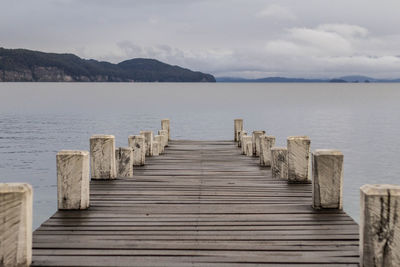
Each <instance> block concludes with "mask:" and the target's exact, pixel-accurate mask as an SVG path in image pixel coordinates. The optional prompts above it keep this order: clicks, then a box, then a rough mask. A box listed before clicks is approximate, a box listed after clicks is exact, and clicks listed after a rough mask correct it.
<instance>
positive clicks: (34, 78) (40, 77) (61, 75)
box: [0, 66, 133, 82]
mask: <svg viewBox="0 0 400 267" xmlns="http://www.w3.org/2000/svg"><path fill="white" fill-rule="evenodd" d="M110 80H111V81H113V82H133V80H129V79H121V78H118V77H109V76H107V75H96V76H85V75H79V76H72V75H68V74H66V73H65V72H64V71H63V70H61V69H59V68H56V67H36V66H35V67H34V68H33V69H32V70H31V69H20V70H3V71H0V82H108V81H110Z"/></svg>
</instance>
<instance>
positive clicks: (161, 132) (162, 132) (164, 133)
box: [158, 130, 168, 147]
mask: <svg viewBox="0 0 400 267" xmlns="http://www.w3.org/2000/svg"><path fill="white" fill-rule="evenodd" d="M158 135H161V136H162V145H163V147H166V146H168V131H167V130H159V131H158Z"/></svg>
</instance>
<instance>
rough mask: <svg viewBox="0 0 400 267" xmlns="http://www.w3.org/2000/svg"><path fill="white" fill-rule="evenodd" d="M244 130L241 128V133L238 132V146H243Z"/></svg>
mask: <svg viewBox="0 0 400 267" xmlns="http://www.w3.org/2000/svg"><path fill="white" fill-rule="evenodd" d="M244 132H246V131H245V130H241V131H239V133H238V135H239V137H238V141H237V142H238V147H242V135H243V133H244Z"/></svg>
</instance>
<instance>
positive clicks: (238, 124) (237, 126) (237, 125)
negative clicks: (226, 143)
mask: <svg viewBox="0 0 400 267" xmlns="http://www.w3.org/2000/svg"><path fill="white" fill-rule="evenodd" d="M240 131H243V119H235V121H234V140H235V142H238V141H239V132H240Z"/></svg>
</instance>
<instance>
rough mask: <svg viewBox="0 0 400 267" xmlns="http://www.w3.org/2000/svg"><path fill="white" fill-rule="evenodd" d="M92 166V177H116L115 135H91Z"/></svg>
mask: <svg viewBox="0 0 400 267" xmlns="http://www.w3.org/2000/svg"><path fill="white" fill-rule="evenodd" d="M90 166H91V175H92V179H115V178H116V177H117V169H116V166H115V137H114V136H113V135H93V136H92V137H90Z"/></svg>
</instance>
